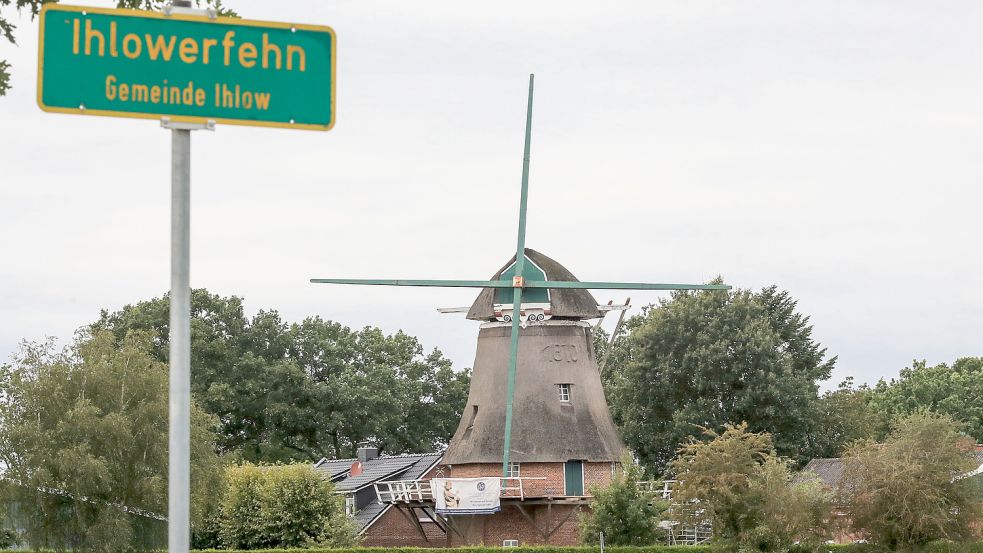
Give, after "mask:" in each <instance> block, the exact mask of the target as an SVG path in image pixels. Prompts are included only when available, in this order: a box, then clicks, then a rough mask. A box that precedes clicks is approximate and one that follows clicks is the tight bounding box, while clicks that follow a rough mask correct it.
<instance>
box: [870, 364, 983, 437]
mask: <svg viewBox="0 0 983 553" xmlns="http://www.w3.org/2000/svg"><path fill="white" fill-rule="evenodd" d="M870 401H871V405H872V407H873V408H874V409H876V410H877V411H879V412H881V413H882V414H883V416H884V417H889V418H895V417H903V416H905V415H910V414H912V413H916V412H919V411H921V410H925V409H927V410H930V411H934V412H936V413H944V414H946V415H949V416H950V417H952V418H953V419H955V420H957V421H959V422H961V423H963V424H964V425H965V431H966V432H968V433H969V435H971V436H973V437H974V438H975V439H976V441H977V442H983V357H963V358H960V359H957V360H956V362H955V363H953V364H952V366H949V365H947V364H946V363H940V364H938V365H935V366H928V364H927V363H926V362H925V361H924V360H922V361H914V362H912V364H911V367H906V368H904V369H902V370H901V375H900V376H899V378H898V379H896V380H895V379H892V380H891V382H890V383H887V382H885V381H884V380H881V381H880V382H878V383H877V385H876V386H875V387H874V389H873V393H872V394H871V398H870Z"/></svg>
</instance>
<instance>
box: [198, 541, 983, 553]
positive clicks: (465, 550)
mask: <svg viewBox="0 0 983 553" xmlns="http://www.w3.org/2000/svg"><path fill="white" fill-rule="evenodd" d="M596 551H600V547H598V546H596V545H592V546H580V547H558V546H526V547H508V548H505V547H501V546H492V547H488V546H485V547H455V548H432V549H428V548H421V547H349V548H339V549H325V548H313V549H253V550H250V551H237V550H229V549H213V550H196V551H193V552H192V553H383V552H390V553H441V552H447V553H593V552H596ZM604 551H605V553H719V552H721V551H723V549H722V548H719V547H714V546H712V545H674V546H671V545H648V546H639V547H629V546H617V545H616V546H611V545H609V546H605V547H604ZM883 551H884V550H883V549H880V548H877V547H875V546H873V545H867V544H859V543H851V544H836V545H824V546H822V547H821V548H820V549H819V551H818V552H815V550H806V549H801V550H793V551H791V552H790V553H881V552H883ZM918 553H983V542H974V543H966V544H951V543H946V542H936V543H931V544H928V545H926V546H923V547H921V548H919V549H918Z"/></svg>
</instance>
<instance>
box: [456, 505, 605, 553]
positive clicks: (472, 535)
mask: <svg viewBox="0 0 983 553" xmlns="http://www.w3.org/2000/svg"><path fill="white" fill-rule="evenodd" d="M523 508H524V509H526V512H527V513H529V514H530V516H531V518H532V519H533V521H535V525H533V523H532V522H530V521H529V519H527V518H526V517H525V516H524V515H523V514H522V513H521V512H520V511H519V509H518V508H517V507H516V503H515V502H510V501H506V502H503V504H502V510H501V511H500V512H498V513H495V514H494V515H477V516H473V517H468V516H462V517H456V518H454V520H453V523H454V524H455V525H456V527H457V529H458V532H460V533H461V534H463V536H464V537H463V538H462V536H460V535H458V534H457V533H455V532H453V531H452V532H450V535H449V536H448V546H450V547H460V546H463V545H487V546H500V545H502V542H503V541H504V540H519V545H559V546H570V545H578V544H579V543H580V518H579V516H578V515H579V514H585V513H587V512H589V508H588V507H587V506H586V505H580V506H576V505H553V506H552V508H548V507H547V506H546V505H528V504H526V505H523ZM568 515H569V517H568ZM547 534H548V535H547Z"/></svg>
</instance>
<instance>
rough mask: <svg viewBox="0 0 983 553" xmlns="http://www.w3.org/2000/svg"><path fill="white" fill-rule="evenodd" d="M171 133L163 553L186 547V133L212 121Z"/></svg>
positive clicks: (177, 1) (184, 551)
mask: <svg viewBox="0 0 983 553" xmlns="http://www.w3.org/2000/svg"><path fill="white" fill-rule="evenodd" d="M164 13H165V15H171V13H202V14H208V13H209V12H208V11H205V10H193V9H191V2H190V0H173V1H172V2H171V3H170V4H169V5H165V7H164ZM160 126H161V127H163V128H165V129H170V131H171V298H170V299H171V302H170V304H171V305H170V310H171V312H170V340H169V342H170V372H169V383H170V385H169V390H168V393H169V398H170V408H169V410H168V433H167V436H168V448H167V551H168V553H188V551H189V550H190V546H191V131H194V130H215V123H214V122H213V121H209V122H208V123H207V124H204V125H202V124H198V123H180V122H172V121H170V119H169V118H166V117H165V118H162V119H161V121H160Z"/></svg>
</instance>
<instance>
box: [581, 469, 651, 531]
mask: <svg viewBox="0 0 983 553" xmlns="http://www.w3.org/2000/svg"><path fill="white" fill-rule="evenodd" d="M644 479H645V478H644V473H643V471H642V468H641V467H640V466H638V464H637V463H635V460H634V459H632V458H631V455H629V454H628V453H625V454H624V455H623V456H622V458H621V466H620V470H618V471H617V472H616V473H615V475H614V478H612V480H611V483H610V484H609V485H607V486H594V487H592V488H591V495H592V496H593V498H592V499H591V502H590V510H589V511H588V512H587V513H586V514H584V515H582V516H581V518H580V541H581V542H582V543H584V544H589V545H593V544H597V543H598V542H599V541H600V534H601V532H603V533H604V542H605V543H607V544H609V545H651V544H655V543H658V542H660V541H662V539H663V538H664V534H663V532H662V531H661V530H660V529H659V527H658V524H659V521H660V517H661V515H662V513H663V512H664V511H665V507H666V505H665V503H663V502H662V501H659V500H656V499H655V497H654V494H653V493H651V492H646V491H643V490H641V489H640V488H639V486H638V483H639V482H641V481H643V480H644Z"/></svg>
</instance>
